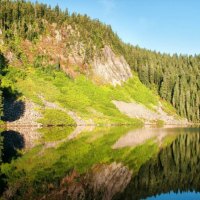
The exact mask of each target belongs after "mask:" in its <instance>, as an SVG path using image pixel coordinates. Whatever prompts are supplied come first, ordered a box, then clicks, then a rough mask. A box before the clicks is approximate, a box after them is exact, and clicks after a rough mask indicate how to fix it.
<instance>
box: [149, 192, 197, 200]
mask: <svg viewBox="0 0 200 200" xmlns="http://www.w3.org/2000/svg"><path fill="white" fill-rule="evenodd" d="M147 199H148V200H153V199H157V200H158V199H160V200H169V199H170V200H177V199H179V200H198V199H200V193H199V192H198V193H197V192H182V193H180V192H179V193H174V192H170V193H168V194H161V195H159V196H155V197H150V198H147Z"/></svg>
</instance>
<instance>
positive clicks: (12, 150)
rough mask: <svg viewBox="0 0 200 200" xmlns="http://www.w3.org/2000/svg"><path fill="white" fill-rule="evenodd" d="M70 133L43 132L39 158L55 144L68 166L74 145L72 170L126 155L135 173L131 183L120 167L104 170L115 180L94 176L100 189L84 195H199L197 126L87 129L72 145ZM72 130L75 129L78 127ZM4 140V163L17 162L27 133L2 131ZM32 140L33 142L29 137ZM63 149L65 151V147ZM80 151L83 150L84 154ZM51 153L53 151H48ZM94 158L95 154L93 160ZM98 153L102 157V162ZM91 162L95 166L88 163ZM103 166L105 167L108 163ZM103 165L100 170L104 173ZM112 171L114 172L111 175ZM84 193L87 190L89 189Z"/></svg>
mask: <svg viewBox="0 0 200 200" xmlns="http://www.w3.org/2000/svg"><path fill="white" fill-rule="evenodd" d="M116 130H117V131H116ZM34 131H35V130H34ZM70 131H71V130H62V131H61V130H60V129H58V130H57V131H56V134H55V131H54V130H52V129H49V130H48V129H46V130H44V131H43V137H42V139H40V140H41V141H40V142H41V143H42V144H43V145H44V147H45V148H42V149H41V152H42V153H38V154H37V156H38V155H39V156H40V155H41V156H43V154H44V152H45V150H46V148H51V149H52V150H51V151H52V155H54V156H55V159H56V158H57V157H56V155H57V154H58V155H59V154H60V157H62V162H63V164H64V166H67V161H65V159H66V160H67V159H68V158H67V156H66V155H65V154H66V152H67V151H68V149H69V148H73V145H74V154H73V156H74V157H73V160H74V159H77V161H76V162H74V166H73V167H74V168H79V167H80V165H81V170H82V169H87V168H88V170H89V168H91V167H92V166H95V165H98V164H99V162H101V163H103V161H102V160H109V158H111V157H112V158H111V159H110V160H112V162H114V161H117V162H122V160H123V159H122V156H124V155H127V156H126V157H124V158H125V160H123V163H125V165H126V166H129V169H130V171H132V177H131V178H130V180H128V181H127V178H126V177H123V173H121V175H120V177H117V178H115V177H114V176H115V173H116V174H118V176H119V173H118V172H117V171H116V172H115V173H113V172H112V170H110V171H109V168H108V169H106V170H107V172H106V173H107V177H109V178H110V177H111V178H110V180H107V179H106V178H105V177H100V179H101V180H104V179H105V183H104V182H101V184H99V180H98V181H97V180H95V178H94V177H98V175H94V177H92V180H93V181H94V185H96V186H95V187H96V189H95V192H94V191H92V192H89V193H90V195H91V194H92V196H89V197H88V198H87V196H86V199H99V200H100V199H105V200H108V199H122V200H123V199H125V200H126V199H133V200H139V199H150V200H151V199H162V200H165V199H175V200H176V199H178V200H181V199H183V200H184V199H187V200H188V199H192V200H198V199H200V193H199V192H200V129H199V127H197V128H141V129H137V130H127V128H126V129H124V131H123V128H120V131H119V130H118V129H117V128H114V129H108V130H106V131H105V129H104V130H102V131H101V130H98V131H95V130H91V131H90V132H88V131H87V132H86V133H84V131H83V132H82V133H80V134H79V135H78V137H77V138H76V139H74V141H75V142H74V143H72V141H73V140H68V138H70ZM71 132H72V133H74V131H71ZM25 134H26V132H25V133H24V135H25ZM1 138H4V143H3V146H4V150H3V151H4V156H3V160H4V162H10V161H11V160H12V159H15V160H17V159H18V155H17V152H18V151H17V149H19V150H20V149H23V148H24V147H25V145H26V137H23V134H22V135H20V132H19V131H18V132H17V131H8V132H3V133H2V137H1ZM28 138H29V137H28ZM29 140H30V138H29ZM55 141H56V142H55ZM79 141H81V142H80V144H81V145H86V147H85V148H83V149H80V151H79V150H78V147H79V146H80V145H79ZM28 142H29V143H30V141H28ZM147 144H148V145H149V144H150V147H151V146H152V147H153V146H155V145H156V146H157V149H158V151H157V153H156V154H151V152H150V151H151V148H149V146H148V148H146V146H147ZM58 145H60V146H61V148H58V149H57V148H56V146H58ZM75 145H77V146H75ZM29 146H30V145H29ZM68 146H69V147H68ZM0 149H1V148H0ZM54 149H55V150H54ZM62 149H63V151H61V150H62ZM85 149H86V150H85ZM54 151H55V152H54ZM82 151H85V153H84V155H83V156H82ZM116 152H117V153H116ZM119 152H120V153H119ZM0 153H1V151H0ZM76 154H77V155H76ZM145 154H146V155H150V156H149V158H148V159H146V160H145V159H143V157H145ZM44 156H45V154H44ZM48 156H50V155H49V154H48ZM81 156H82V157H81ZM94 156H96V157H97V158H95V159H94ZM98 156H99V157H101V156H102V160H101V158H99V157H98ZM117 156H118V157H117ZM140 156H141V159H140ZM104 157H105V158H106V159H105V158H104ZM81 159H82V160H81ZM87 159H88V160H87ZM92 159H94V160H95V161H93V160H92ZM142 159H143V160H142ZM41 162H42V161H41ZM57 162H58V163H59V164H56V162H55V164H54V165H52V167H53V166H56V167H57V168H58V167H60V168H63V166H62V165H61V164H62V163H61V162H60V160H58V161H57ZM90 162H91V164H88V163H90ZM109 163H110V161H109ZM138 165H139V167H138ZM104 168H106V167H105V166H104ZM100 169H101V168H100ZM100 169H99V171H101V170H100ZM136 169H137V170H136ZM56 170H57V169H56ZM119 170H122V169H119ZM99 173H100V172H99ZM101 173H102V175H99V176H104V175H105V174H104V173H103V172H102V171H101ZM109 173H113V174H112V175H109ZM124 174H125V173H124ZM116 176H117V175H116ZM124 176H125V175H124ZM126 176H127V174H126ZM98 178H99V177H98ZM98 178H96V179H98ZM103 178H104V179H103ZM95 181H96V182H95ZM109 181H110V182H109ZM123 181H124V184H123V183H122V182H123ZM125 182H126V183H125ZM98 184H99V185H98ZM122 186H123V187H122ZM91 188H92V186H91ZM91 188H90V189H91ZM85 190H87V188H86V189H85ZM86 194H88V192H87V191H86Z"/></svg>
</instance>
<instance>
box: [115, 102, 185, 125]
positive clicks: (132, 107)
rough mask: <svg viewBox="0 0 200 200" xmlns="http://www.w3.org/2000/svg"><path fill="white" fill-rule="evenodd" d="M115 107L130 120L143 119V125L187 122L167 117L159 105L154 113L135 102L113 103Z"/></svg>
mask: <svg viewBox="0 0 200 200" xmlns="http://www.w3.org/2000/svg"><path fill="white" fill-rule="evenodd" d="M113 103H114V104H115V106H116V107H117V108H118V109H119V110H120V111H121V112H122V113H124V114H126V115H127V116H129V117H131V118H138V119H143V120H144V123H145V124H151V123H156V121H157V120H162V121H163V122H164V123H165V124H187V123H188V121H187V120H186V119H184V120H177V119H176V118H175V116H171V115H168V114H167V113H166V112H164V110H163V109H162V105H161V103H160V104H159V105H158V106H157V107H156V108H155V110H156V111H155V112H154V111H152V110H149V109H148V108H146V107H145V106H143V105H142V104H138V103H135V102H131V103H126V102H123V101H113Z"/></svg>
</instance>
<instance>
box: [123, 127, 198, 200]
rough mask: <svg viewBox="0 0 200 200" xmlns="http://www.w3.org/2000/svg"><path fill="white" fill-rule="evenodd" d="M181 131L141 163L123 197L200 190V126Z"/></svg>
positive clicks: (131, 197) (142, 196)
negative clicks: (165, 145)
mask: <svg viewBox="0 0 200 200" xmlns="http://www.w3.org/2000/svg"><path fill="white" fill-rule="evenodd" d="M181 130H182V132H185V133H183V134H180V135H179V136H178V137H177V139H176V140H175V141H174V142H173V143H172V144H171V145H170V146H168V147H166V148H165V149H162V150H161V151H160V153H159V154H158V155H157V157H156V158H152V159H150V160H149V161H148V162H147V163H145V164H144V165H142V166H141V168H140V170H139V172H138V174H137V175H136V176H135V177H134V178H133V179H132V180H131V182H130V184H129V186H128V187H127V189H126V190H125V192H124V194H123V195H122V196H120V198H121V199H145V198H147V197H151V196H154V195H159V194H163V193H169V192H170V191H174V192H175V193H177V192H179V191H180V192H184V191H185V192H187V191H197V192H198V191H200V131H199V130H200V129H199V128H187V129H180V130H179V131H181ZM120 198H119V199H120ZM177 199H178V198H177Z"/></svg>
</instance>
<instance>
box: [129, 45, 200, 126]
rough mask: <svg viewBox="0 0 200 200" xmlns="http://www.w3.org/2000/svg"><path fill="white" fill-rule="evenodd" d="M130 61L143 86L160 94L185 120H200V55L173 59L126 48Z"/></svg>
mask: <svg viewBox="0 0 200 200" xmlns="http://www.w3.org/2000/svg"><path fill="white" fill-rule="evenodd" d="M130 55H131V56H130ZM126 59H127V61H128V62H129V64H130V66H131V67H132V68H133V69H134V70H135V71H136V72H138V75H139V78H140V80H141V81H142V83H144V84H145V85H146V86H148V87H149V88H151V89H154V90H156V91H157V92H158V94H159V95H160V96H161V97H162V98H163V99H165V100H167V101H168V102H170V103H171V104H172V105H173V106H174V107H175V108H176V110H177V112H178V113H179V114H180V115H181V116H183V117H187V118H188V119H189V120H190V121H193V122H195V121H199V120H200V55H198V56H187V55H179V56H178V55H177V54H175V55H173V56H170V55H168V54H160V53H156V52H152V51H148V50H145V49H141V48H137V47H133V46H130V45H126Z"/></svg>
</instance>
